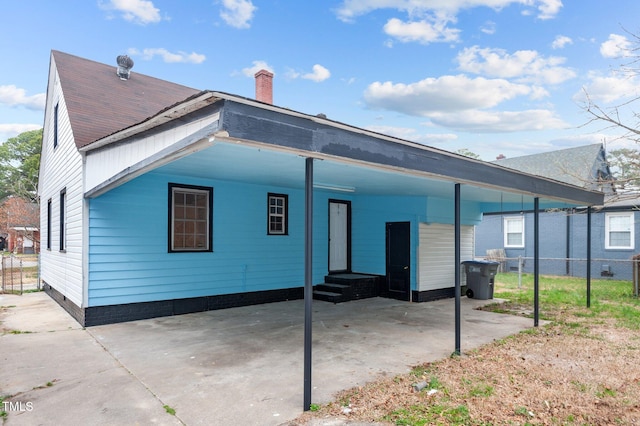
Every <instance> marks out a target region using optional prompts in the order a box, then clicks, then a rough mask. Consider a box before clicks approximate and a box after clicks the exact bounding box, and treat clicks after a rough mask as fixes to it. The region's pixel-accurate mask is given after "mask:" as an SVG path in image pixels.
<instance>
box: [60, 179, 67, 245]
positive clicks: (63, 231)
mask: <svg viewBox="0 0 640 426" xmlns="http://www.w3.org/2000/svg"><path fill="white" fill-rule="evenodd" d="M66 249H67V188H64V189H63V190H62V191H60V251H61V252H65V251H66Z"/></svg>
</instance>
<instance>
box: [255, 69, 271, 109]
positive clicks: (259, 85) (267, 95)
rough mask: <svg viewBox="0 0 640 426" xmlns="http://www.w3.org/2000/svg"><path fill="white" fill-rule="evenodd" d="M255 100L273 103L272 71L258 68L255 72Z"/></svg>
mask: <svg viewBox="0 0 640 426" xmlns="http://www.w3.org/2000/svg"><path fill="white" fill-rule="evenodd" d="M255 77H256V100H258V101H260V102H265V103H268V104H273V73H272V72H269V71H267V70H260V71H258V72H257V73H256V75H255Z"/></svg>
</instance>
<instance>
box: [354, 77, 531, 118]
mask: <svg viewBox="0 0 640 426" xmlns="http://www.w3.org/2000/svg"><path fill="white" fill-rule="evenodd" d="M531 93H532V89H531V88H530V87H529V86H527V85H523V84H515V83H511V82H509V81H507V80H504V79H486V78H482V77H476V78H473V79H471V78H469V77H467V76H465V75H447V76H442V77H439V78H426V79H424V80H421V81H419V82H417V83H411V84H402V83H396V84H394V83H392V82H389V81H388V82H385V83H381V82H375V83H372V84H370V85H369V87H367V89H366V90H365V93H364V99H365V102H366V103H367V105H368V106H369V107H371V108H379V109H387V110H392V111H398V112H402V113H405V114H409V115H414V116H425V117H426V116H430V114H431V113H435V112H454V111H464V110H474V109H478V108H491V107H494V106H496V105H498V104H500V103H501V102H504V101H507V100H510V99H513V98H515V97H517V96H526V95H530V94H531Z"/></svg>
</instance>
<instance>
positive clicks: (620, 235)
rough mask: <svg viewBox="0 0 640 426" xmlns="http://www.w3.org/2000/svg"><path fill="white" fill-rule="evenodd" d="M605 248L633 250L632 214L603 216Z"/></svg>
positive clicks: (622, 213)
mask: <svg viewBox="0 0 640 426" xmlns="http://www.w3.org/2000/svg"><path fill="white" fill-rule="evenodd" d="M604 227H605V248H606V249H626V250H633V249H634V245H635V244H634V220H633V212H620V213H606V214H605V226H604Z"/></svg>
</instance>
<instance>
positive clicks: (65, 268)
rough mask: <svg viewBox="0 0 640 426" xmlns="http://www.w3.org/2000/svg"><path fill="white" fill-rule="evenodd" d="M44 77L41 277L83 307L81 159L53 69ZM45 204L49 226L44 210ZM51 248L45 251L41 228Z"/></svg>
mask: <svg viewBox="0 0 640 426" xmlns="http://www.w3.org/2000/svg"><path fill="white" fill-rule="evenodd" d="M52 70H53V71H52V72H51V75H50V78H49V89H48V90H49V93H48V96H47V99H48V102H50V105H47V111H48V112H49V114H48V115H47V116H46V117H45V123H44V132H43V142H42V161H41V165H40V177H39V195H40V224H41V225H40V228H41V241H42V249H41V277H42V280H43V281H44V282H46V283H47V284H49V285H51V286H52V287H53V288H55V289H56V290H57V291H59V292H60V293H62V294H63V295H64V296H65V297H66V298H68V299H69V300H71V301H72V302H73V303H75V304H76V305H78V306H83V299H84V292H83V250H82V247H83V238H82V237H83V188H82V156H81V155H80V153H79V152H78V150H77V148H76V145H75V142H74V138H73V133H72V130H71V125H70V122H69V117H68V115H67V106H66V104H65V102H64V97H63V94H62V89H61V87H60V82H59V78H58V75H57V73H55V68H54V67H52ZM56 103H57V104H58V145H57V146H56V147H55V148H54V146H53V140H54V114H53V111H54V107H55V105H56ZM63 190H65V192H66V208H65V236H64V240H65V250H64V251H61V250H60V236H61V233H60V192H61V191H63ZM49 200H51V224H50V225H48V224H47V206H48V201H49ZM48 228H50V229H51V236H50V241H51V248H50V249H47V241H48V238H49V236H48V235H47V229H48Z"/></svg>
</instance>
